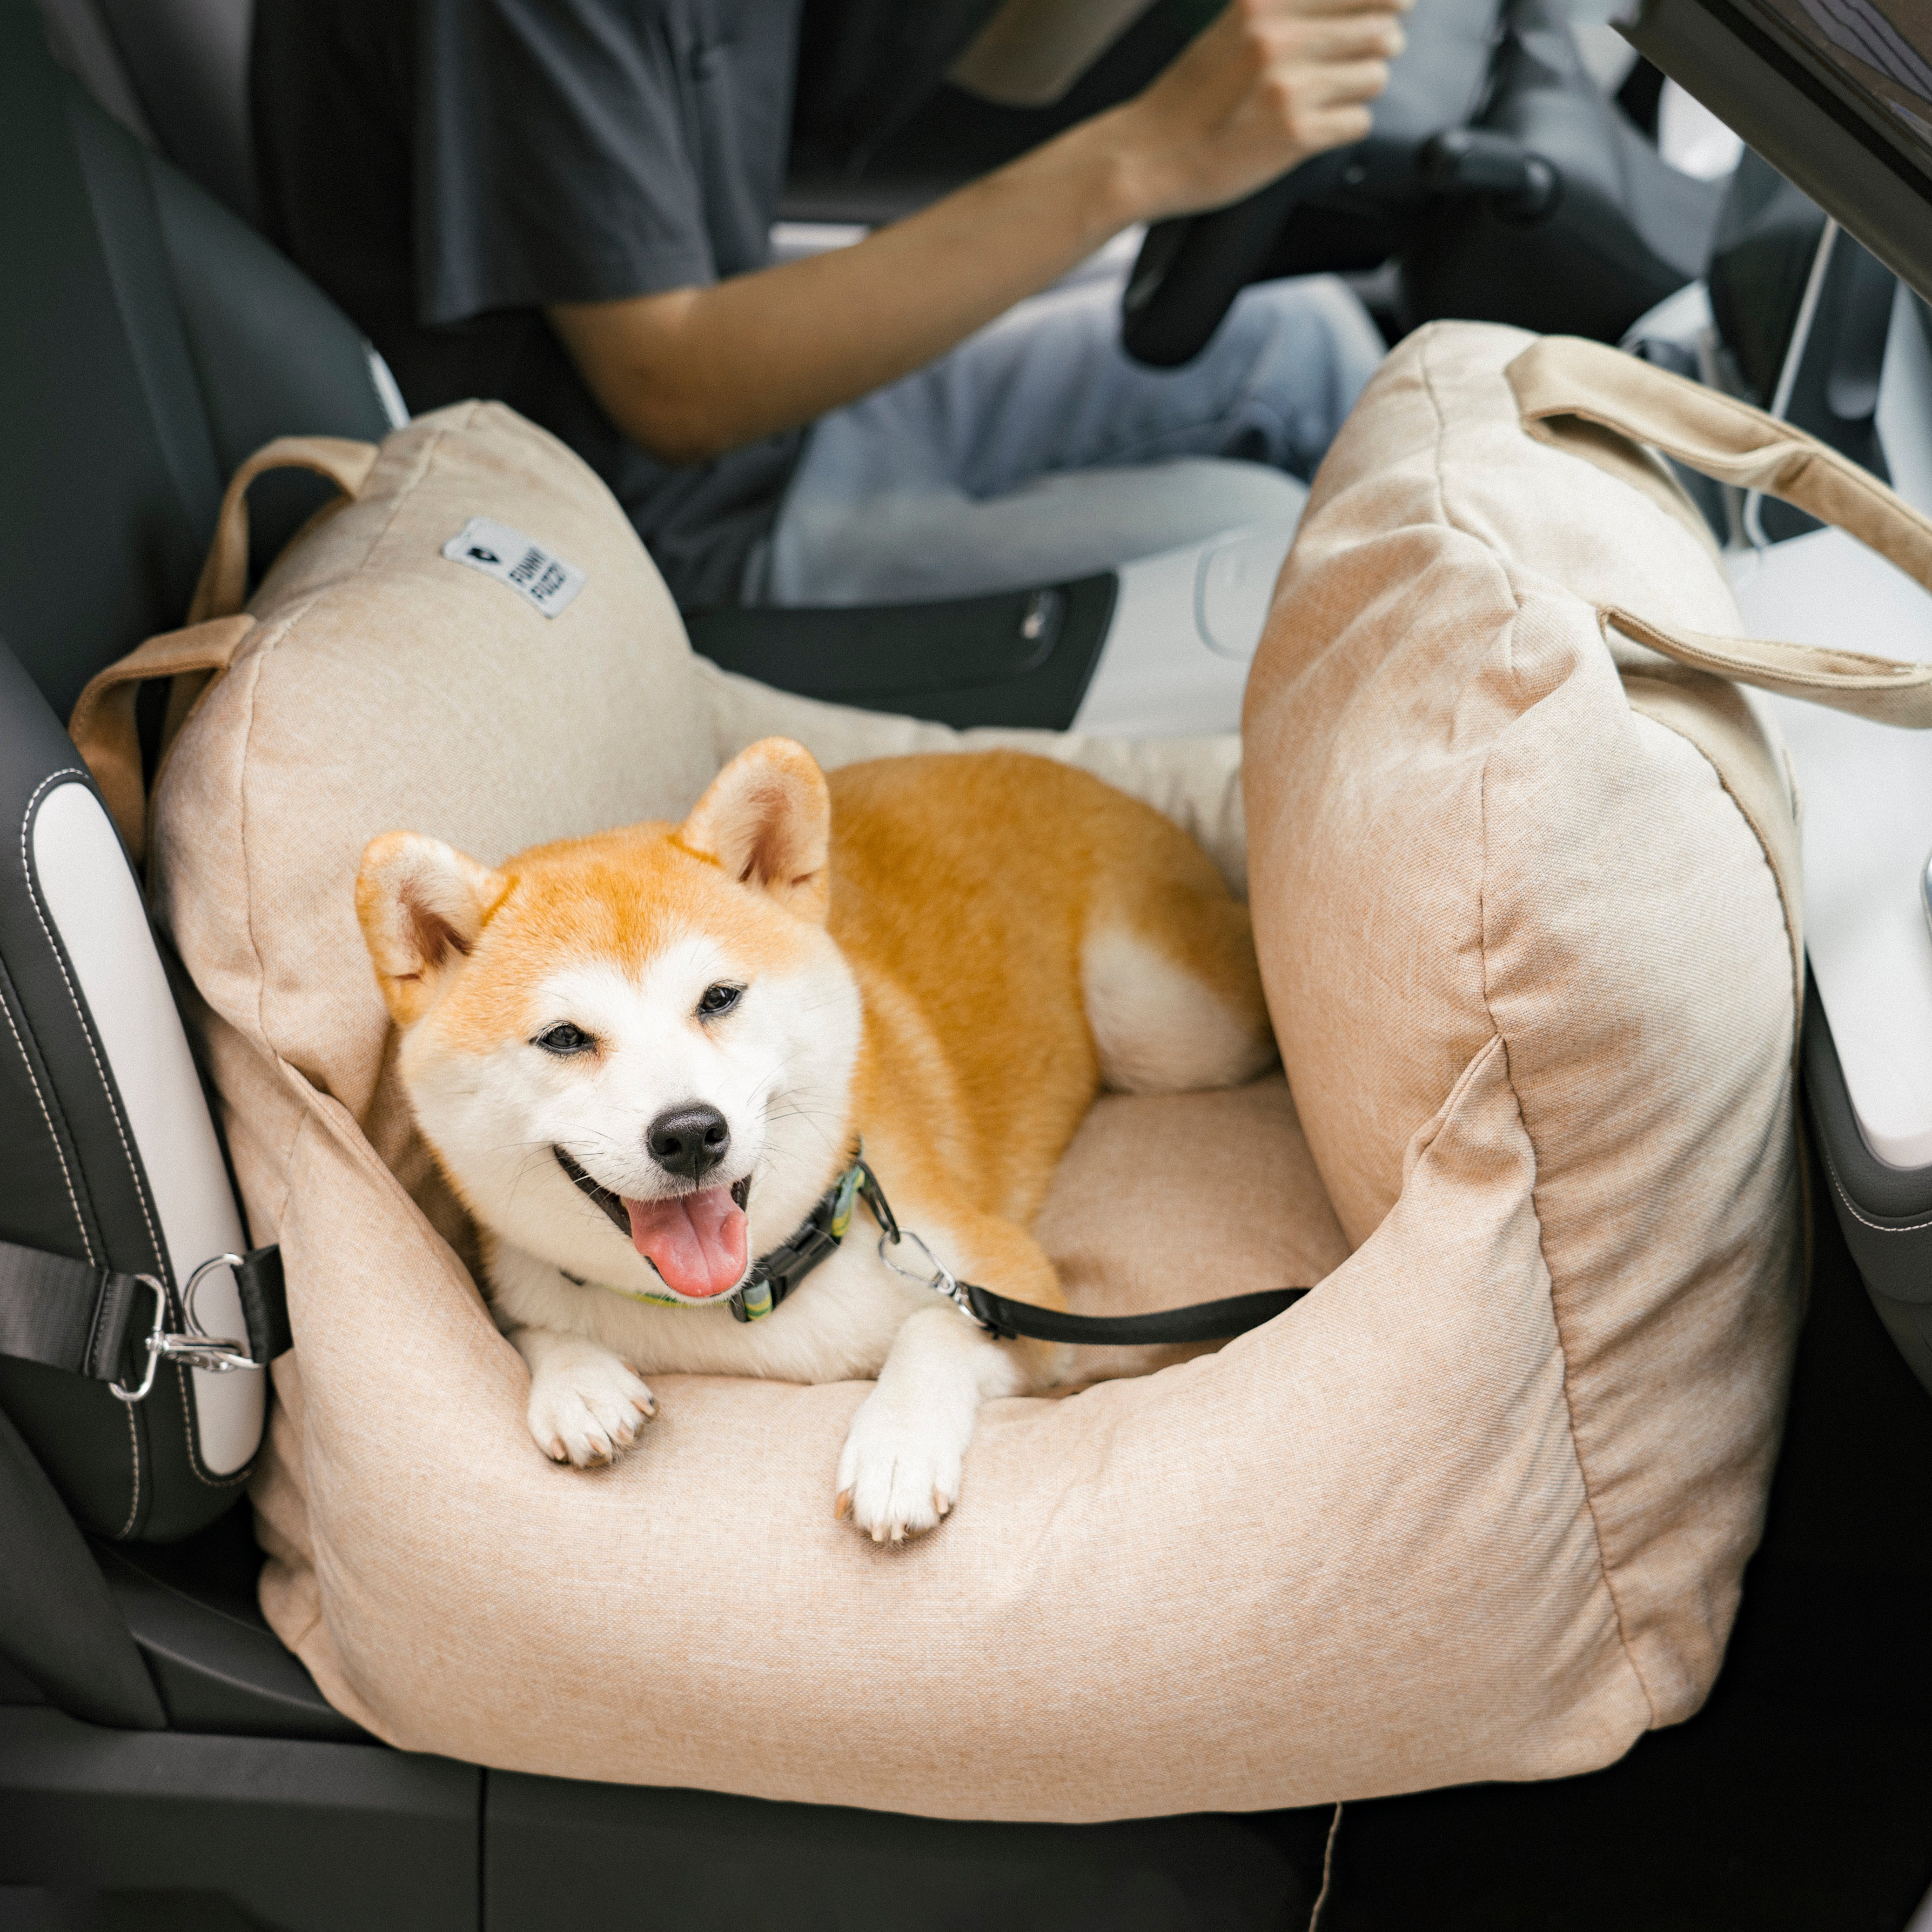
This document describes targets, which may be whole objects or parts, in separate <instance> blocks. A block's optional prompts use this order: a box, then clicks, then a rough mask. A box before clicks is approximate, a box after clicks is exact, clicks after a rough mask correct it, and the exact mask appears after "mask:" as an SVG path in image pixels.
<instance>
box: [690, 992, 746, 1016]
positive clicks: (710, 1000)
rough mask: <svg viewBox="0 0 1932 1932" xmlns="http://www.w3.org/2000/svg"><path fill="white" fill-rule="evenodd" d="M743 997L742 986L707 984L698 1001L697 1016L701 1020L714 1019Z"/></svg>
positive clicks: (727, 1011) (728, 1010) (726, 1011)
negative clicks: (702, 995)
mask: <svg viewBox="0 0 1932 1932" xmlns="http://www.w3.org/2000/svg"><path fill="white" fill-rule="evenodd" d="M743 998H744V988H743V987H742V986H707V987H706V988H705V993H704V997H703V998H702V999H701V1000H699V1002H698V1017H699V1019H701V1020H714V1019H717V1016H719V1014H720V1013H729V1012H730V1011H731V1010H732V1007H735V1006H736V1005H737V1004H738V1002H739V1001H741V999H743Z"/></svg>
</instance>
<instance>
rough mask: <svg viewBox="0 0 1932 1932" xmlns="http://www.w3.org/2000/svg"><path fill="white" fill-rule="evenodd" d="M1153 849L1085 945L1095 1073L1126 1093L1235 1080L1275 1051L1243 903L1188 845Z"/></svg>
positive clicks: (1092, 920)
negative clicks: (1181, 849)
mask: <svg viewBox="0 0 1932 1932" xmlns="http://www.w3.org/2000/svg"><path fill="white" fill-rule="evenodd" d="M1179 838H1180V835H1179V833H1178V832H1177V833H1176V840H1179ZM1159 859H1164V860H1168V862H1166V863H1161V862H1158V861H1157V862H1156V863H1155V865H1152V866H1149V867H1147V868H1145V869H1144V870H1143V869H1140V868H1137V869H1136V871H1135V873H1134V874H1133V875H1132V876H1129V877H1118V878H1116V880H1115V881H1114V882H1113V883H1114V889H1113V891H1112V892H1108V893H1106V894H1105V895H1103V896H1102V897H1101V899H1100V901H1099V902H1098V904H1096V906H1095V909H1094V910H1093V912H1092V914H1091V916H1089V920H1088V924H1087V929H1086V935H1085V937H1084V938H1083V941H1082V944H1081V947H1080V986H1081V991H1082V993H1083V996H1084V998H1085V1000H1086V1017H1087V1025H1089V1027H1090V1028H1092V1032H1093V1041H1094V1046H1095V1049H1096V1050H1097V1051H1098V1055H1099V1057H1100V1073H1101V1081H1102V1082H1103V1083H1104V1085H1107V1086H1108V1087H1110V1088H1113V1089H1114V1090H1115V1091H1116V1092H1121V1093H1128V1094H1179V1093H1186V1092H1189V1091H1194V1090H1195V1089H1198V1088H1209V1087H1236V1086H1239V1085H1241V1084H1242V1082H1245V1081H1248V1080H1251V1079H1254V1077H1255V1076H1256V1075H1257V1074H1259V1073H1262V1072H1263V1071H1264V1070H1266V1068H1267V1067H1268V1066H1269V1064H1271V1063H1272V1061H1273V1060H1274V1058H1275V1040H1274V1035H1273V1034H1272V1032H1271V1031H1269V1025H1268V1010H1267V1006H1266V1002H1265V1001H1263V998H1262V994H1261V974H1260V968H1259V967H1258V966H1257V965H1256V963H1255V959H1254V929H1253V928H1252V926H1251V925H1250V924H1249V922H1248V908H1247V907H1245V906H1244V905H1242V904H1240V903H1239V901H1236V900H1235V899H1234V898H1231V897H1230V895H1229V894H1228V892H1227V888H1226V887H1225V886H1224V885H1222V883H1221V880H1220V877H1219V876H1218V874H1216V873H1215V871H1214V870H1213V868H1212V867H1211V866H1210V865H1209V864H1208V862H1207V861H1206V859H1205V858H1204V857H1203V856H1202V855H1201V854H1200V853H1199V852H1198V851H1197V850H1195V849H1194V847H1193V846H1192V845H1191V844H1189V845H1188V847H1187V849H1186V852H1185V854H1182V853H1178V852H1176V853H1173V854H1172V855H1171V857H1170V854H1169V853H1161V854H1160V855H1159Z"/></svg>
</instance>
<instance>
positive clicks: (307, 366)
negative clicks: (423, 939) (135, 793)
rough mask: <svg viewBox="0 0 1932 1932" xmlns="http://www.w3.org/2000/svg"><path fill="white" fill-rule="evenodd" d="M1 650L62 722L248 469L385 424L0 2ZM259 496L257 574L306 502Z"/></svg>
mask: <svg viewBox="0 0 1932 1932" xmlns="http://www.w3.org/2000/svg"><path fill="white" fill-rule="evenodd" d="M0 178H4V179H5V180H6V181H8V182H9V183H10V184H13V186H14V188H15V190H16V191H15V192H14V193H10V194H9V195H8V196H6V197H5V200H4V203H0V254H4V257H5V260H6V261H7V263H8V274H7V276H6V278H5V281H4V284H0V419H4V420H5V422H6V423H7V424H8V434H7V436H6V437H5V439H3V440H0V519H4V520H5V527H6V529H8V535H9V541H8V543H7V544H6V545H5V546H4V547H0V639H4V640H5V643H7V645H8V646H9V648H11V649H12V651H13V652H14V654H15V655H17V657H18V658H20V661H21V662H22V664H24V665H25V666H26V669H27V670H28V672H29V674H30V675H31V676H32V678H33V679H34V682H35V683H36V684H37V685H39V687H40V688H41V691H42V692H43V693H44V694H45V696H46V697H47V700H48V702H49V703H50V704H51V705H52V706H53V709H54V710H55V712H56V714H57V715H59V716H60V717H62V718H65V716H66V715H67V714H68V711H69V710H70V709H71V708H72V706H73V703H74V699H75V698H76V697H77V696H78V695H79V694H80V688H81V687H82V685H84V684H85V683H86V681H87V679H89V677H90V676H92V675H93V673H95V671H97V670H99V669H100V668H101V666H102V665H104V664H108V663H110V662H112V661H113V660H114V659H115V658H118V657H119V656H121V655H123V654H124V653H125V652H128V651H129V650H131V649H133V648H134V646H135V645H136V644H137V643H140V641H141V640H142V639H143V637H147V636H149V635H150V634H152V633H153V632H155V631H164V630H168V629H171V628H173V627H174V626H176V625H178V624H179V623H180V622H182V619H183V616H184V613H185V611H186V610H187V607H188V597H189V595H190V593H191V591H192V589H193V588H194V579H195V575H196V573H197V571H198V570H199V569H200V564H201V559H202V556H203V552H204V551H205V550H206V547H207V544H208V542H209V538H210V537H211V536H212V533H213V531H214V527H215V511H216V508H217V507H218V504H219V502H220V500H221V490H222V486H223V484H224V482H225V481H226V479H227V477H228V475H230V473H231V472H233V469H235V468H236V466H237V465H238V464H239V463H240V462H241V461H242V459H243V458H245V457H246V456H247V455H249V454H250V452H251V451H253V450H254V449H257V448H258V447H259V446H260V445H261V444H262V443H265V442H266V441H268V440H269V439H270V438H271V437H275V436H279V435H284V434H326V435H333V436H347V437H364V438H368V439H371V440H374V439H377V438H380V437H381V436H383V434H386V431H388V430H389V429H390V428H392V427H393V426H394V424H395V422H396V421H397V420H398V418H399V416H400V413H401V410H400V403H399V401H394V400H391V401H385V397H384V394H383V388H382V386H381V384H382V380H383V375H385V374H386V372H382V374H379V372H380V369H381V365H380V363H379V362H377V361H376V360H375V359H374V356H373V354H372V352H371V350H370V349H369V347H368V344H367V343H366V342H365V340H364V339H363V338H362V335H360V334H359V332H358V331H357V330H356V328H355V327H354V326H353V324H352V323H350V322H349V320H347V317H344V315H343V314H341V311H339V310H338V309H337V308H335V306H334V305H333V304H332V303H331V302H329V300H328V299H327V298H326V296H323V294H322V293H320V291H319V290H317V289H316V288H315V287H314V285H313V284H311V283H310V282H309V281H308V280H307V279H306V278H305V277H304V276H303V275H302V274H301V273H300V272H299V270H297V269H296V268H295V267H293V265H292V264H290V263H289V262H287V260H285V259H284V257H282V256H281V255H280V254H278V253H277V252H276V251H275V250H274V249H273V248H271V247H270V246H269V244H268V243H267V242H264V241H263V239H261V238H260V236H257V235H256V234H255V233H254V232H253V231H252V230H251V229H249V228H248V226H246V225H245V223H243V222H242V221H240V220H238V219H237V218H236V217H234V216H233V215H232V214H230V212H229V211H227V209H226V208H223V207H221V205H219V204H218V202H215V200H214V199H212V197H211V196H209V195H207V194H206V193H204V192H203V190H201V189H200V188H198V187H196V186H195V185H194V183H193V182H191V181H188V180H187V179H186V178H185V177H184V176H182V175H181V174H179V172H176V170H175V169H173V167H171V166H170V165H169V163H167V162H166V161H164V160H162V159H161V157H159V156H158V155H157V154H153V153H152V152H151V151H149V150H148V149H147V148H144V147H143V145H142V144H141V143H140V142H139V141H138V140H137V139H135V138H134V136H133V135H132V134H131V133H129V132H128V130H127V129H126V128H125V127H122V126H120V125H119V124H117V123H116V121H113V119H112V118H110V116H109V115H107V113H104V111H103V110H101V108H100V107H98V106H97V104H95V102H94V101H92V99H91V98H89V96H88V95H87V94H86V92H85V91H84V90H83V89H82V88H81V87H80V85H79V84H78V83H77V82H75V81H74V80H73V78H72V77H71V76H69V75H68V74H65V73H64V72H63V71H61V69H59V68H58V67H57V66H56V65H55V63H54V62H53V57H52V55H50V52H49V51H48V49H47V43H46V40H45V37H44V33H43V30H42V23H41V17H40V14H39V13H38V10H37V9H36V8H35V7H34V6H33V5H32V4H31V0H0ZM390 393H391V397H392V398H393V391H392V390H391V392H390ZM272 487H273V486H272V485H270V486H269V487H265V488H264V489H263V491H262V492H261V493H260V494H259V495H258V496H257V497H256V499H254V511H255V517H254V522H255V524H256V526H257V530H258V535H257V555H258V556H260V555H263V554H267V555H272V554H273V552H274V550H275V548H278V547H279V546H280V544H281V542H282V541H284V540H285V539H286V538H287V536H288V535H289V534H290V532H292V531H293V529H294V528H295V526H296V524H297V523H299V522H300V520H302V517H305V516H306V515H307V514H308V512H309V511H310V510H311V508H314V505H315V503H316V502H318V501H319V500H320V493H318V492H317V491H310V492H306V493H305V492H304V491H303V490H302V488H301V487H300V486H299V484H298V485H296V487H294V488H293V489H290V488H289V487H287V486H286V485H284V487H283V488H282V489H281V491H280V492H279V493H277V494H275V495H271V493H270V492H271V489H272ZM318 487H319V486H318Z"/></svg>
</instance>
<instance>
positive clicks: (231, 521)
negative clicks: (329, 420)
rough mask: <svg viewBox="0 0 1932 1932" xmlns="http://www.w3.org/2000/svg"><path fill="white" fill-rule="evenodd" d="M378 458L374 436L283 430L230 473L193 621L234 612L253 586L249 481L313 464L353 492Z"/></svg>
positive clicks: (338, 485) (193, 608)
mask: <svg viewBox="0 0 1932 1932" xmlns="http://www.w3.org/2000/svg"><path fill="white" fill-rule="evenodd" d="M375 462H376V446H375V445H374V443H355V442H352V441H350V440H349V439H348V438H347V437H340V436H278V437H276V438H275V441H274V442H272V443H264V444H263V446H262V447H261V448H260V449H258V450H257V451H256V452H255V453H254V455H253V456H251V457H250V458H248V461H247V462H245V463H243V464H242V466H241V468H240V469H238V470H236V472H235V473H234V475H233V476H231V477H230V478H229V479H228V487H227V490H226V491H224V493H223V495H222V498H221V515H220V517H218V519H217V520H216V522H215V541H214V543H213V544H212V545H211V546H210V547H209V552H208V561H207V562H206V563H204V564H203V565H202V567H201V578H200V582H199V583H197V584H196V585H195V586H194V601H192V602H191V604H189V605H188V622H189V623H190V624H191V625H192V624H199V623H202V622H206V620H207V619H209V618H211V617H231V616H233V615H234V614H235V613H236V611H238V610H240V609H241V607H242V598H243V597H245V595H247V594H248V485H249V484H251V483H252V482H254V480H255V478H257V476H260V475H264V474H265V473H266V472H268V471H269V470H271V469H312V470H314V472H315V473H316V475H318V476H326V477H327V478H328V479H329V481H330V482H332V483H333V484H335V487H336V488H337V489H338V490H341V492H342V493H343V495H344V496H349V497H353V496H356V494H358V493H359V491H360V490H361V489H362V485H363V484H365V482H367V481H368V476H369V472H370V471H371V469H374V467H375Z"/></svg>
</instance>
